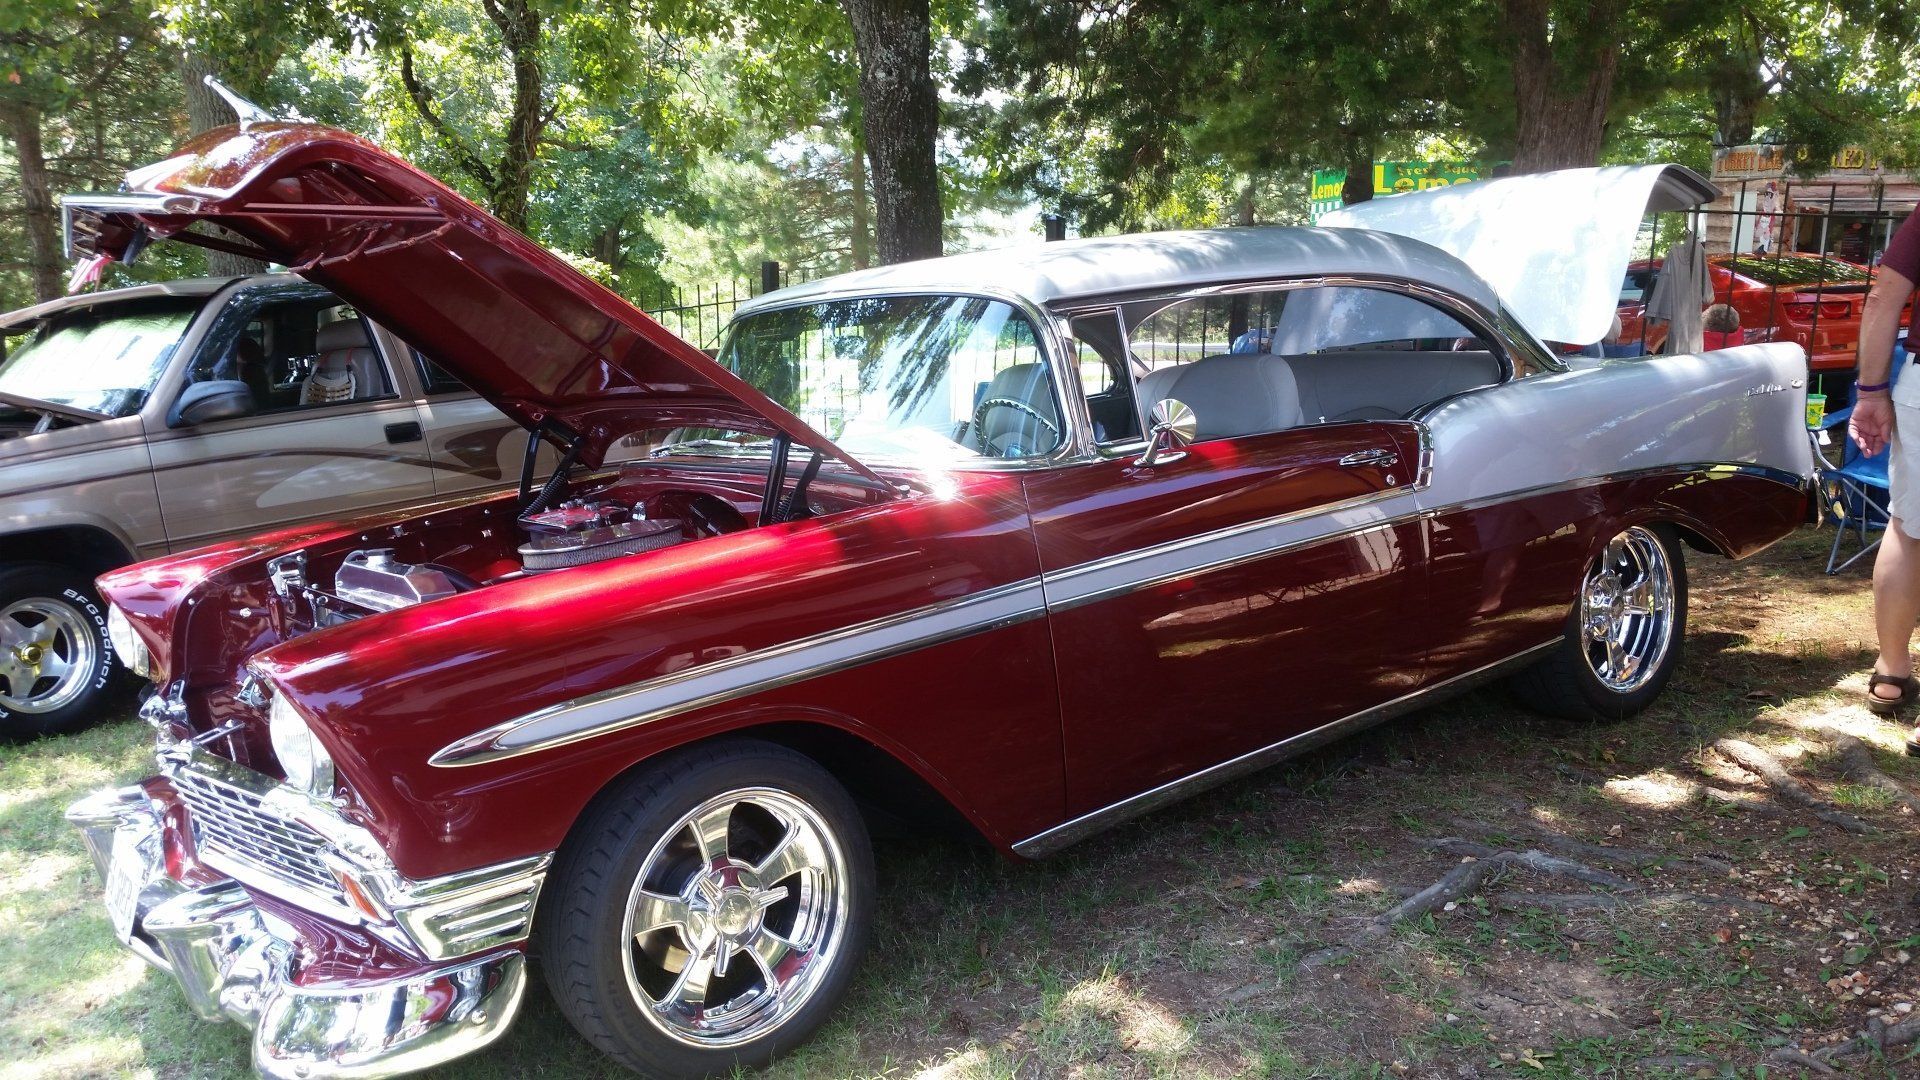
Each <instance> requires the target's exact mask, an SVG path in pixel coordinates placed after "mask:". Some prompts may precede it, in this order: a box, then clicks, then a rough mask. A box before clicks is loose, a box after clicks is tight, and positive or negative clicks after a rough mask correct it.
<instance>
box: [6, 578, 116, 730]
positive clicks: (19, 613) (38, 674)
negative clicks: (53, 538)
mask: <svg viewBox="0 0 1920 1080" xmlns="http://www.w3.org/2000/svg"><path fill="white" fill-rule="evenodd" d="M99 648H100V638H99V632H98V631H97V630H95V629H94V628H93V627H91V626H89V625H88V624H87V622H86V619H85V617H84V616H82V615H81V614H80V612H79V611H77V610H76V609H75V608H74V607H73V605H72V604H68V603H65V602H63V601H60V600H54V599H48V598H42V597H30V598H28V599H25V600H16V601H14V602H13V603H11V604H8V605H7V606H6V607H5V608H0V708H5V709H9V710H13V711H17V712H23V713H45V712H52V711H53V710H55V709H58V708H61V707H63V706H65V705H68V704H70V703H71V702H72V701H73V700H74V699H75V698H77V697H79V696H80V695H81V694H83V693H85V692H86V689H87V686H88V685H89V684H90V683H91V682H92V681H93V678H94V674H95V669H96V667H97V666H98V650H99Z"/></svg>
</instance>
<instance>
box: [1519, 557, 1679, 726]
mask: <svg viewBox="0 0 1920 1080" xmlns="http://www.w3.org/2000/svg"><path fill="white" fill-rule="evenodd" d="M1603 535H1604V534H1603ZM1564 625H1565V631H1564V634H1563V636H1562V637H1561V639H1560V641H1559V642H1557V643H1555V644H1553V645H1552V646H1551V647H1550V648H1548V649H1547V650H1546V651H1544V652H1543V653H1542V654H1541V656H1540V659H1539V660H1538V661H1536V662H1535V663H1534V664H1533V665H1532V666H1531V667H1528V668H1527V669H1526V670H1524V671H1521V672H1520V673H1519V674H1517V675H1515V676H1514V677H1513V683H1512V685H1513V689H1514V691H1515V693H1517V694H1518V695H1519V696H1520V699H1521V700H1522V701H1523V702H1525V703H1526V704H1527V705H1529V706H1531V707H1533V708H1535V709H1538V710H1540V711H1541V712H1545V713H1552V714H1554V715H1556V716H1564V717H1567V718H1568V719H1571V720H1601V721H1605V720H1623V719H1625V718H1627V717H1629V716H1632V715H1634V714H1635V713H1638V712H1639V711H1641V710H1642V709H1645V708H1646V707H1647V706H1648V705H1651V704H1653V700H1654V698H1656V697H1659V696H1660V691H1661V689H1662V688H1664V687H1665V686H1666V684H1667V679H1668V678H1670V677H1671V676H1672V675H1673V671H1674V668H1675V667H1676V666H1677V665H1678V664H1679V660H1680V650H1681V646H1682V644H1683V643H1684V639H1685V636H1686V632H1687V564H1686V562H1685V561H1684V560H1683V559H1682V558H1681V555H1680V544H1679V538H1678V537H1677V536H1676V535H1675V533H1674V531H1673V529H1672V527H1671V526H1668V525H1664V524H1656V525H1630V526H1628V527H1627V528H1625V529H1622V530H1620V531H1619V532H1617V533H1615V534H1613V535H1612V536H1611V537H1610V538H1609V539H1608V540H1607V542H1606V544H1605V545H1603V546H1601V547H1600V549H1599V550H1598V551H1597V552H1595V554H1594V555H1593V557H1592V560H1591V561H1590V562H1589V563H1588V564H1587V568H1586V571H1585V572H1584V573H1583V574H1582V575H1581V577H1580V581H1579V592H1578V593H1577V594H1576V595H1575V596H1574V597H1573V605H1572V611H1571V612H1569V613H1568V615H1567V620H1566V622H1565V624H1564Z"/></svg>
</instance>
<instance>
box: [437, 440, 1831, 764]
mask: <svg viewBox="0 0 1920 1080" xmlns="http://www.w3.org/2000/svg"><path fill="white" fill-rule="evenodd" d="M1399 422H1403V423H1411V422H1412V421H1399ZM1432 469H1433V462H1432V447H1431V445H1430V444H1427V443H1425V442H1424V441H1423V444H1422V451H1421V462H1420V475H1419V478H1418V479H1417V480H1416V482H1415V484H1412V485H1408V486H1406V487H1399V488H1391V489H1386V490H1383V491H1380V492H1375V493H1369V494H1367V495H1363V496H1357V497H1356V498H1354V499H1350V500H1344V501H1342V502H1339V503H1333V504H1328V505H1326V506H1320V507H1310V508H1307V509H1304V510H1300V511H1291V512H1289V513H1287V514H1281V515H1275V516H1274V517H1271V518H1263V519H1261V520H1259V521H1255V522H1247V523H1242V524H1239V525H1234V526H1229V527H1227V528H1225V529H1218V530H1214V531H1212V532H1208V533H1201V534H1197V535H1195V536H1191V537H1182V538H1181V539H1179V540H1175V541H1169V542H1167V543H1164V544H1159V545H1155V546H1152V547H1148V548H1141V549H1136V550H1134V551H1128V552H1121V553H1118V554H1115V555H1110V556H1105V557H1103V558H1101V559H1096V560H1090V561H1088V562H1086V563H1080V564H1076V565H1074V566H1070V567H1066V568H1064V569H1060V570H1054V571H1049V572H1046V573H1043V574H1041V575H1040V576H1038V577H1033V578H1026V579H1024V580H1021V581H1016V582H1012V583H1010V584H1006V585H1000V586H995V587H993V588H990V589H985V590H982V591H980V592H976V593H970V594H968V595H966V596H961V597H955V598H952V599H948V600H942V601H939V602H937V603H934V604H929V605H925V606H922V607H918V608H914V609H911V610H908V611H904V612H900V613H898V614H895V615H889V616H882V617H881V618H878V619H873V620H869V621H867V622H864V623H859V624H856V625H854V626H849V627H845V628H842V629H839V630H832V631H827V632H825V633H822V634H815V635H811V636H809V637H803V638H795V639H793V640H791V641H788V642H784V643H782V644H779V645H774V646H770V647H768V648H765V649H760V650H756V651H754V652H750V653H741V654H739V655H736V656H731V657H728V658H726V659H724V660H718V661H714V662H712V663H709V664H702V665H700V666H698V667H693V668H688V669H686V670H684V671H678V672H674V673H672V674H670V675H662V676H657V677H655V678H652V679H645V680H642V681H640V682H636V683H631V684H628V685H626V686H622V687H614V688H612V689H609V690H603V691H599V692H597V693H594V694H589V695H585V696H582V697H578V698H572V699H569V700H565V701H560V702H556V703H555V704H553V705H549V706H546V707H544V708H541V709H536V710H534V711H532V712H529V713H525V714H522V715H520V716H517V717H514V718H512V719H509V720H506V721H503V722H502V723H499V724H496V725H494V726H492V727H489V728H486V729H483V730H481V731H478V732H475V733H474V734H471V735H467V736H464V737H462V738H460V739H456V740H455V741H453V742H451V743H449V744H447V745H446V746H445V747H443V748H441V749H440V750H438V751H436V752H435V753H434V754H433V756H432V757H431V758H429V759H428V760H429V762H430V763H431V764H433V765H436V766H439V767H442V768H461V767H465V766H469V765H478V764H483V763H488V762H494V761H501V760H505V759H508V758H514V757H521V756H524V755H527V754H533V753H538V752H541V751H545V750H549V749H552V748H555V747H559V746H567V745H572V744H574V743H578V742H582V741H585V740H588V739H594V738H598V737H600V736H602V735H607V734H611V733H614V732H618V731H625V730H629V729H631V728H635V727H639V726H641V725H644V724H650V723H655V722H657V721H661V720H666V719H670V718H672V717H674V716H678V715H681V714H682V713H686V712H690V711H693V710H695V709H702V708H708V707H710V706H714V705H719V704H724V703H726V702H728V701H733V700H736V699H739V698H743V697H748V696H751V695H753V694H756V693H760V692H763V691H766V690H771V689H776V688H778V687H782V686H788V685H792V684H794V683H796V682H801V681H804V680H806V679H809V678H813V677H815V676H818V675H824V674H829V673H832V672H837V671H845V670H848V669H850V668H854V667H858V666H861V665H863V664H867V663H871V662H873V661H877V660H883V659H887V658H890V657H894V656H900V655H904V654H906V653H909V652H913V651H915V650H918V649H921V648H925V647H927V646H931V645H937V644H942V643H944V642H948V641H954V640H958V639H959V638H962V637H967V636H971V635H973V634H977V633H985V632H987V631H991V630H996V629H1001V628H1004V627H1007V626H1013V625H1017V624H1019V623H1022V622H1026V621H1028V620H1030V619H1035V618H1039V617H1041V616H1042V615H1050V614H1052V613H1054V612H1057V611H1070V610H1072V609H1073V608H1075V607H1079V606H1082V605H1084V604H1088V603H1093V602H1095V601H1096V600H1103V599H1108V598H1111V597H1115V596H1121V595H1125V594H1127V593H1129V592H1134V591H1137V590H1139V589H1144V588H1150V587H1152V586H1153V585H1156V584H1160V583H1164V582H1166V581H1172V580H1177V579H1179V578H1183V577H1189V576H1193V575H1197V574H1203V573H1208V572H1211V571H1213V570H1217V569H1222V568H1226V567H1230V566H1238V565H1243V564H1245V563H1249V562H1253V561H1257V560H1259V559H1263V558H1267V557H1269V556H1274V555H1282V554H1287V553H1290V552H1294V551H1299V550H1301V549H1304V548H1306V547H1311V546H1313V545H1316V544H1322V543H1331V542H1335V541H1339V540H1343V539H1346V538H1349V537H1352V536H1356V535H1360V534H1363V533H1368V532H1373V531H1377V530H1379V529H1383V528H1390V527H1393V526H1397V525H1401V524H1405V523H1406V522H1409V521H1414V520H1420V519H1432V518H1436V517H1442V516H1445V515H1449V514H1455V513H1460V512H1464V511H1469V510H1474V509H1479V508H1481V507H1484V506H1491V505H1497V504H1499V503H1504V502H1512V501H1516V500H1520V499H1527V498H1533V497H1536V496H1539V495H1543V494H1547V493H1550V492H1554V491H1575V490H1580V489H1583V488H1588V487H1594V486H1598V485H1600V484H1606V483H1613V482H1617V481H1622V480H1631V479H1637V478H1640V477H1645V476H1656V475H1663V474H1673V475H1681V476H1684V475H1689V474H1694V473H1714V472H1731V473H1740V474H1745V475H1753V476H1758V477H1761V478H1764V479H1768V480H1772V481H1774V482H1777V483H1780V484H1782V485H1784V486H1787V487H1790V488H1793V489H1794V490H1796V491H1799V490H1804V489H1805V482H1804V480H1803V479H1802V478H1800V477H1796V476H1794V475H1792V474H1791V473H1783V472H1781V471H1780V470H1777V469H1770V468H1767V467H1765V466H1759V465H1751V464H1746V463H1739V462H1734V463H1707V464H1684V465H1666V466H1654V467H1650V468H1646V469H1638V470H1632V471H1628V472H1621V473H1613V474H1608V475H1605V476H1596V477H1581V478H1577V479H1573V480H1564V481H1558V482H1555V483H1551V484H1543V485H1539V486H1536V487H1531V488H1524V489H1519V490H1515V491H1509V492H1504V493H1501V494H1498V495H1490V496H1486V497H1483V498H1477V499H1467V500H1459V501H1455V502H1452V503H1445V504H1440V505H1433V506H1421V505H1419V503H1420V499H1419V496H1420V495H1422V494H1423V493H1424V492H1425V491H1426V490H1428V488H1429V485H1430V482H1431V475H1432ZM1403 495H1412V496H1415V498H1414V499H1413V500H1412V501H1413V503H1414V505H1412V506H1409V507H1407V508H1406V509H1405V510H1404V511H1403V512H1400V513H1396V514H1382V515H1379V516H1370V517H1367V518H1366V519H1365V520H1361V521H1355V522H1351V523H1349V524H1344V525H1341V526H1340V527H1337V528H1331V529H1328V530H1326V531H1324V532H1319V533H1314V534H1310V535H1307V536H1301V537H1298V538H1296V539H1294V540H1292V541H1289V542H1287V543H1285V544H1281V545H1278V546H1275V547H1271V548H1264V549H1259V548H1256V549H1251V550H1244V549H1236V548H1234V547H1233V546H1232V545H1233V543H1234V542H1235V541H1239V540H1244V539H1245V538H1246V537H1248V536H1250V535H1257V534H1258V533H1259V532H1260V531H1261V530H1270V529H1275V528H1283V527H1285V526H1288V525H1296V524H1299V523H1300V522H1302V521H1306V520H1310V519H1312V518H1315V517H1322V516H1334V515H1338V514H1340V513H1342V512H1348V513H1351V512H1352V511H1355V510H1366V509H1369V508H1371V507H1372V506H1374V505H1375V504H1380V503H1385V502H1388V501H1390V500H1392V499H1395V498H1399V497H1400V496H1403ZM1223 541H1224V542H1225V544H1224V545H1222V546H1226V547H1228V548H1229V550H1227V551H1224V552H1220V553H1218V555H1217V557H1216V558H1211V559H1197V560H1191V561H1186V560H1183V561H1181V562H1180V563H1179V564H1178V565H1161V566H1157V567H1155V568H1153V569H1151V570H1150V571H1149V572H1145V573H1142V574H1139V575H1138V576H1137V577H1132V578H1123V579H1122V580H1119V581H1112V582H1106V583H1104V584H1100V585H1097V586H1096V585H1085V584H1083V585H1082V587H1081V588H1080V589H1078V590H1076V589H1074V588H1073V587H1072V586H1073V585H1074V582H1075V581H1076V580H1077V579H1078V580H1081V581H1083V582H1085V581H1087V580H1090V579H1091V580H1097V579H1098V578H1099V576H1100V575H1102V574H1104V573H1106V572H1108V571H1111V570H1113V569H1116V568H1123V567H1127V566H1132V565H1135V564H1139V563H1147V564H1149V565H1150V566H1151V565H1152V564H1154V563H1169V562H1172V561H1173V560H1172V559H1171V558H1170V557H1171V556H1178V555H1180V554H1181V553H1190V552H1192V551H1193V550H1194V549H1202V550H1204V549H1205V548H1206V547H1207V546H1208V545H1209V544H1221V542H1223ZM976 607H977V608H980V609H981V610H978V611H971V612H970V611H969V609H971V608H976ZM956 614H959V615H961V616H963V617H961V618H957V619H956V618H955V617H954V616H955V615H956ZM932 619H940V620H943V621H942V622H940V623H937V624H935V625H934V626H931V627H928V628H923V629H921V630H919V631H915V630H914V629H912V624H914V623H916V622H921V621H924V620H932ZM862 638H868V639H870V640H869V642H868V644H870V645H871V646H872V647H870V648H864V649H863V648H860V647H859V645H860V643H861V639H862ZM813 650H818V651H821V652H824V654H825V655H820V656H816V657H813V658H811V659H809V658H807V657H806V655H805V654H807V653H808V652H809V651H813ZM796 657H799V659H797V660H796V659H795V658H796ZM763 663H772V664H774V665H776V666H775V667H774V668H773V669H772V670H771V671H769V672H766V673H762V672H757V671H755V670H754V668H755V667H756V666H759V665H761V664H763ZM716 676H720V677H722V678H719V679H716V681H717V682H719V683H720V685H717V686H706V687H699V686H693V687H689V686H688V684H691V683H694V682H695V681H696V680H701V679H708V678H713V677H716ZM728 677H730V678H728ZM655 691H665V692H668V693H671V694H673V695H674V696H672V697H669V698H668V699H667V700H666V701H664V702H661V703H657V704H651V703H649V704H643V703H642V701H641V700H640V699H642V698H644V697H645V696H646V695H648V694H650V693H652V692H655ZM548 719H557V720H561V721H563V723H562V724H561V725H560V730H559V731H558V732H557V733H556V734H555V735H552V736H550V737H545V738H539V739H530V740H525V741H520V742H517V743H514V744H512V745H503V744H502V743H501V742H500V740H501V739H502V738H503V737H504V736H506V735H509V734H512V733H515V732H523V731H525V729H527V728H528V727H530V726H531V725H532V724H534V723H535V722H537V721H544V720H548Z"/></svg>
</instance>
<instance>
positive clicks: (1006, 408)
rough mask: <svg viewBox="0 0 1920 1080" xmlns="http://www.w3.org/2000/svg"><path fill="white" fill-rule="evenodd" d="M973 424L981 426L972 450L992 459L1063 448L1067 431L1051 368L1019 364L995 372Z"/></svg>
mask: <svg viewBox="0 0 1920 1080" xmlns="http://www.w3.org/2000/svg"><path fill="white" fill-rule="evenodd" d="M1008 402H1014V403H1017V404H1007V403H1008ZM996 403H998V404H996ZM1022 406H1024V407H1022ZM1043 420H1044V422H1042V421H1043ZM973 421H978V423H979V427H978V430H975V431H973V432H972V433H971V434H972V438H971V440H969V449H974V450H979V451H980V452H981V453H983V454H985V455H987V456H988V457H1001V458H1021V457H1032V456H1033V455H1035V454H1044V453H1046V452H1047V451H1049V450H1052V449H1053V448H1054V447H1056V446H1059V445H1060V436H1061V433H1062V432H1063V431H1064V430H1065V428H1064V426H1063V425H1062V424H1061V423H1060V410H1059V409H1058V407H1056V406H1055V405H1054V401H1053V379H1052V378H1051V377H1050V376H1049V374H1048V371H1047V365H1045V364H1015V365H1013V366H1012V367H1009V368H1003V369H1001V370H1000V371H997V372H995V373H994V376H993V381H992V382H989V383H988V384H987V389H986V392H985V393H984V394H981V395H980V404H979V405H977V406H975V407H974V414H973V417H972V420H971V421H969V423H970V424H971V423H972V422H973Z"/></svg>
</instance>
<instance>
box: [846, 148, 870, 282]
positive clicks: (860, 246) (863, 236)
mask: <svg viewBox="0 0 1920 1080" xmlns="http://www.w3.org/2000/svg"><path fill="white" fill-rule="evenodd" d="M847 181H848V183H849V184H851V185H852V188H853V194H852V201H853V212H852V214H851V218H852V221H851V225H852V228H853V236H852V238H851V239H852V243H851V244H850V245H849V246H850V247H851V248H852V250H853V268H854V269H855V270H865V269H866V268H867V267H869V266H872V265H873V209H872V206H871V204H870V203H869V200H870V199H871V198H872V196H871V195H870V194H868V192H867V152H866V151H865V150H864V149H862V148H861V147H859V146H857V145H856V146H855V147H854V148H853V153H851V154H848V155H847Z"/></svg>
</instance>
